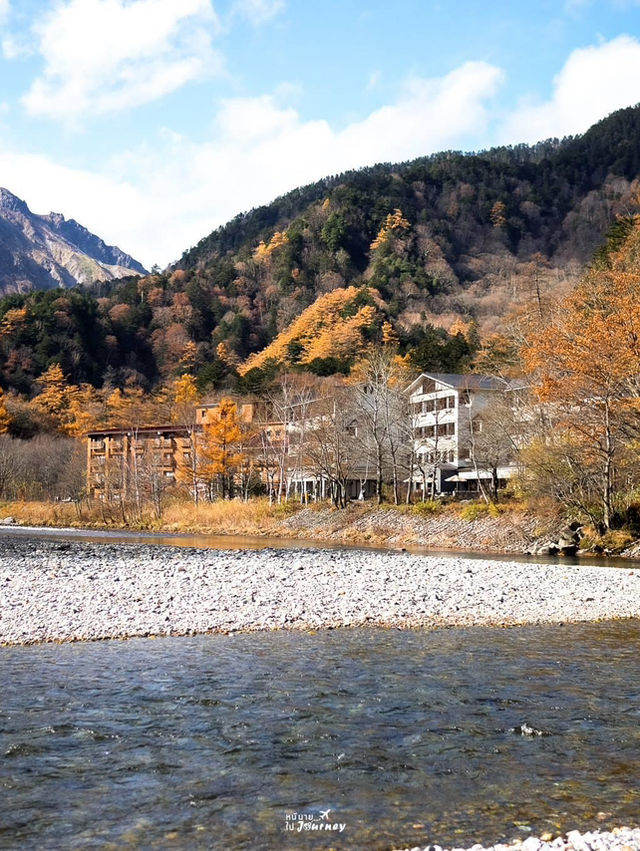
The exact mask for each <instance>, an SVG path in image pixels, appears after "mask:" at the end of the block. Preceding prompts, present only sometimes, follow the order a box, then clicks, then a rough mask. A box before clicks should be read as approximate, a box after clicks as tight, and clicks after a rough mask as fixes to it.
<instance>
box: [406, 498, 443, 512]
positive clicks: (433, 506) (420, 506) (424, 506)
mask: <svg viewBox="0 0 640 851" xmlns="http://www.w3.org/2000/svg"><path fill="white" fill-rule="evenodd" d="M411 511H412V512H413V513H414V514H417V515H418V516H430V515H432V514H439V513H440V512H441V511H442V503H441V502H437V501H436V500H435V499H427V500H425V501H424V502H417V503H416V504H415V505H412V506H411Z"/></svg>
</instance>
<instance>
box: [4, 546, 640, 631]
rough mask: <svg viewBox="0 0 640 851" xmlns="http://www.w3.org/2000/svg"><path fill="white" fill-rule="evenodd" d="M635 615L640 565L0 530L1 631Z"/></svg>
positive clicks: (466, 622)
mask: <svg viewBox="0 0 640 851" xmlns="http://www.w3.org/2000/svg"><path fill="white" fill-rule="evenodd" d="M632 617H634V618H637V617H640V569H637V570H635V569H631V570H626V569H624V570H621V569H618V568H605V567H588V566H578V567H572V566H568V565H558V564H546V565H543V564H535V563H526V564H523V563H516V562H509V561H490V560H483V559H470V558H464V557H463V556H456V555H451V556H436V555H432V556H416V555H410V554H408V553H391V552H389V553H384V552H375V551H369V552H367V551H358V550H349V551H338V550H314V549H298V550H270V549H266V550H261V551H243V550H237V551H229V550H196V549H178V548H174V547H155V546H148V545H133V544H129V545H123V544H89V543H66V542H64V543H59V542H52V541H34V540H28V539H22V538H18V537H16V538H13V539H11V538H7V539H5V540H2V541H0V643H2V644H31V643H36V642H49V641H78V640H99V639H110V638H127V637H132V636H161V635H192V634H197V633H212V632H219V633H230V632H237V631H254V630H273V629H298V630H318V629H332V628H336V627H348V626H360V625H366V626H380V627H393V628H418V627H420V628H438V627H449V626H472V625H499V626H513V625H517V624H539V623H562V622H569V621H598V620H608V619H613V618H632Z"/></svg>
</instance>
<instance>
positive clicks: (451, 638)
mask: <svg viewBox="0 0 640 851" xmlns="http://www.w3.org/2000/svg"><path fill="white" fill-rule="evenodd" d="M639 641H640V623H639V622H637V621H620V622H612V623H601V624H574V625H569V624H567V625H565V626H560V625H553V626H542V627H540V626H537V627H518V628H514V629H508V630H501V629H485V628H473V629H450V630H443V631H439V632H427V631H398V630H376V629H352V630H335V631H323V632H318V633H317V634H312V633H289V632H277V633H257V634H246V635H233V636H202V637H188V638H163V639H156V640H150V639H134V640H129V641H126V642H122V641H111V642H104V643H81V644H67V645H60V646H52V645H42V646H35V647H8V648H2V649H0V688H1V691H0V848H3V849H4V848H7V849H21V851H22V849H38V851H40V849H55V851H59V849H90V848H100V849H134V848H135V849H147V848H171V849H228V851H236V849H258V851H262V849H265V851H266V850H268V851H271V849H296V851H298V849H300V850H301V851H305V849H319V848H323V849H329V848H334V849H349V850H350V851H353V850H354V849H356V851H357V849H374V851H375V849H385V851H389V849H392V848H400V847H411V846H415V845H418V844H423V845H426V844H428V843H435V842H437V843H440V844H443V845H444V844H447V845H457V846H465V845H466V846H468V845H471V844H473V843H474V842H475V841H484V842H485V843H486V842H494V841H498V840H501V839H510V838H514V837H520V838H525V837H526V836H527V835H529V834H530V833H531V832H534V833H538V834H539V833H541V832H543V831H546V830H550V831H552V832H554V833H557V832H559V831H566V830H568V829H571V828H574V827H577V828H579V829H584V828H589V827H595V826H599V827H606V826H607V825H610V826H611V825H614V824H623V823H637V822H638V820H639V819H638V816H639V814H640V791H639V788H640V784H639V781H640V677H639V674H640V663H639V660H638V646H639ZM537 733H540V735H538V734H537ZM326 810H329V811H330V812H329V813H328V814H327V813H326V812H325V816H327V817H323V816H322V815H321V811H326ZM303 824H308V825H309V827H308V828H301V825H303ZM334 824H335V825H337V826H338V827H337V829H336V830H335V831H334V830H331V831H329V830H326V829H324V827H323V829H322V830H318V829H317V828H318V827H319V826H327V825H330V826H331V827H333V825H334ZM313 826H315V827H316V829H312V827H313ZM339 826H344V827H343V829H342V832H340V827H339Z"/></svg>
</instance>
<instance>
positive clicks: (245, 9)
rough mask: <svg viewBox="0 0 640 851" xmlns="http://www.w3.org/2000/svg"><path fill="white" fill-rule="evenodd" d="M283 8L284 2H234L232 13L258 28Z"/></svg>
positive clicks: (280, 0) (252, 0) (279, 0)
mask: <svg viewBox="0 0 640 851" xmlns="http://www.w3.org/2000/svg"><path fill="white" fill-rule="evenodd" d="M284 7H285V0H235V2H234V3H233V6H232V12H233V14H236V15H241V16H242V17H243V18H246V19H247V20H249V21H251V23H252V24H254V25H256V26H258V25H260V24H264V23H266V22H267V21H270V20H271V18H274V17H275V16H276V15H279V14H280V12H282V10H283V9H284Z"/></svg>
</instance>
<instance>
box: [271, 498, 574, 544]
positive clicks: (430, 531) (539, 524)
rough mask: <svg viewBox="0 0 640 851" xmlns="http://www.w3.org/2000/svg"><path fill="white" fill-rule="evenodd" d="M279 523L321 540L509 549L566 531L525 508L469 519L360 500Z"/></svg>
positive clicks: (448, 511) (555, 537)
mask: <svg viewBox="0 0 640 851" xmlns="http://www.w3.org/2000/svg"><path fill="white" fill-rule="evenodd" d="M282 527H283V531H284V532H285V533H287V532H288V533H289V534H290V533H291V532H295V533H296V534H297V535H299V536H300V537H303V538H315V537H317V538H318V539H320V540H325V541H344V542H345V543H371V544H377V543H380V544H384V545H390V546H405V547H406V546H419V547H429V548H431V549H435V550H438V549H459V550H460V549H468V550H476V551H477V550H486V551H491V552H510V553H526V552H532V551H534V550H537V548H538V547H542V546H544V545H545V544H548V543H550V542H556V541H558V540H559V539H561V538H562V537H565V536H566V532H565V531H564V529H563V524H562V523H561V521H559V520H557V519H553V518H547V517H538V516H536V515H534V514H531V513H526V512H524V511H506V512H504V513H501V514H498V515H497V516H491V515H489V514H486V515H484V516H482V515H480V516H476V517H474V518H473V519H468V518H465V517H464V516H463V515H462V514H460V513H459V512H458V511H454V510H452V509H449V508H444V509H443V510H441V511H436V512H435V513H433V514H429V513H425V514H420V513H417V512H415V511H398V510H397V509H394V508H385V507H380V508H370V507H368V506H360V505H354V506H349V507H348V508H347V509H345V510H343V511H335V510H333V509H331V508H326V507H321V508H317V507H314V508H305V509H302V510H301V511H297V512H296V513H295V514H293V515H292V516H291V517H288V518H287V519H286V520H285V521H284V522H283V523H282ZM569 534H570V535H572V534H573V532H570V533H569ZM557 551H558V550H557V547H556V549H555V550H554V552H557ZM549 552H550V551H549V550H547V551H546V553H545V554H549ZM540 554H541V555H542V554H543V553H540Z"/></svg>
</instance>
